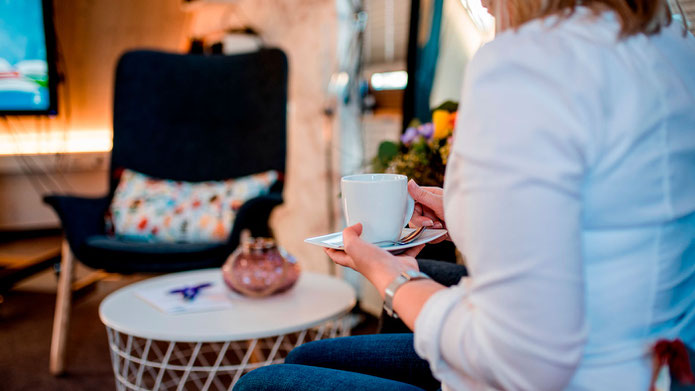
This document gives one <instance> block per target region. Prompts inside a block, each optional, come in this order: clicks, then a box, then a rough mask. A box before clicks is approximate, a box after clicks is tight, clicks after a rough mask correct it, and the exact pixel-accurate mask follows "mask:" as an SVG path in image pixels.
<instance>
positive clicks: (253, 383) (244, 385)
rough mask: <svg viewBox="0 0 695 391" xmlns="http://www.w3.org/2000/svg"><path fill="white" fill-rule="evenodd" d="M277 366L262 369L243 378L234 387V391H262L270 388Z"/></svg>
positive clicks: (257, 369) (255, 370)
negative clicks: (269, 384)
mask: <svg viewBox="0 0 695 391" xmlns="http://www.w3.org/2000/svg"><path fill="white" fill-rule="evenodd" d="M274 367H275V366H274V365H273V366H268V367H260V368H256V369H254V370H253V371H251V372H249V373H247V374H245V375H244V376H242V377H241V378H240V379H239V381H237V382H236V384H235V385H234V389H233V391H260V390H264V389H266V388H267V386H268V379H272V378H273V377H272V373H273V371H274V370H275V368H274Z"/></svg>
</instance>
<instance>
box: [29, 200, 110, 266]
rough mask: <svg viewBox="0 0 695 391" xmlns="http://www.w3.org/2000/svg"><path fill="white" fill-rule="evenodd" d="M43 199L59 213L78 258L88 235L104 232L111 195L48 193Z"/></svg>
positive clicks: (69, 241) (71, 246)
mask: <svg viewBox="0 0 695 391" xmlns="http://www.w3.org/2000/svg"><path fill="white" fill-rule="evenodd" d="M43 201H44V202H45V203H46V204H48V205H50V206H51V207H53V209H54V210H55V211H56V213H57V214H58V218H59V219H60V222H61V224H62V225H63V231H64V232H65V236H66V238H67V240H68V243H69V244H70V248H71V249H72V252H73V253H75V255H77V256H78V258H79V252H80V247H81V246H82V244H83V243H84V242H85V239H86V238H87V237H88V236H92V235H99V234H103V233H104V213H106V210H107V209H108V207H109V204H110V202H111V197H108V196H107V197H102V198H84V197H75V196H68V195H48V196H46V197H44V199H43Z"/></svg>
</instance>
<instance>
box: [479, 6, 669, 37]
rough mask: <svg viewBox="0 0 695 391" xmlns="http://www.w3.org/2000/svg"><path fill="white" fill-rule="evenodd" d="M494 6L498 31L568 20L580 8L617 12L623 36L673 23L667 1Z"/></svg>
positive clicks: (649, 31) (645, 31)
mask: <svg viewBox="0 0 695 391" xmlns="http://www.w3.org/2000/svg"><path fill="white" fill-rule="evenodd" d="M676 1H677V0H676ZM491 3H493V4H494V7H493V8H494V10H495V12H494V14H495V16H496V19H497V24H498V29H506V28H518V27H519V26H521V25H522V24H524V23H526V22H528V21H531V20H534V19H538V18H544V17H547V16H551V15H557V16H560V17H567V16H570V15H572V13H573V12H574V10H575V9H576V7H577V6H579V5H582V6H586V7H589V8H591V9H592V10H593V11H594V12H596V13H598V12H601V11H604V10H612V11H614V12H615V13H616V14H617V15H618V17H619V18H620V23H621V30H620V35H621V37H628V36H631V35H634V34H640V33H643V34H655V33H658V32H659V31H660V30H661V28H662V27H663V26H667V25H669V24H670V23H671V10H670V7H669V4H668V0H491ZM678 5H679V7H680V4H678Z"/></svg>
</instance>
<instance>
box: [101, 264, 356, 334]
mask: <svg viewBox="0 0 695 391" xmlns="http://www.w3.org/2000/svg"><path fill="white" fill-rule="evenodd" d="M201 278H203V279H206V280H209V281H213V282H214V283H224V282H223V280H222V274H221V272H220V269H206V270H196V271H190V272H183V273H174V274H169V275H165V276H161V277H155V278H151V279H148V280H144V281H140V282H137V283H135V284H132V285H129V286H126V287H124V288H121V289H119V290H117V291H115V292H113V293H111V294H110V295H108V296H107V297H106V298H105V299H104V300H103V301H102V302H101V305H100V306H99V317H100V318H101V321H102V322H103V323H104V324H105V325H106V326H108V327H110V328H112V329H115V330H117V331H119V332H122V333H125V334H129V335H134V336H137V337H142V338H149V339H155V340H165V341H180V342H217V341H239V340H246V339H253V338H264V337H270V336H275V335H282V334H286V333H290V332H295V331H300V330H303V329H307V328H311V327H314V326H318V325H320V324H322V323H323V322H325V321H327V320H330V319H332V318H335V317H337V316H339V315H342V314H344V313H347V312H348V311H350V309H352V307H354V305H355V291H354V289H353V288H352V287H351V286H350V285H349V284H347V283H346V282H345V281H343V280H340V279H337V278H335V277H331V276H327V275H323V274H316V273H309V272H302V274H301V276H300V278H299V281H297V284H296V285H295V286H294V287H293V288H292V289H290V290H289V291H287V292H284V293H281V294H279V295H274V296H270V297H265V298H248V297H244V296H241V295H239V294H236V293H234V292H231V291H230V294H229V295H230V296H229V297H230V299H231V300H233V302H234V306H233V308H232V309H228V310H219V311H209V312H198V313H187V314H173V315H168V314H165V313H164V312H161V311H159V310H158V309H156V308H155V307H153V306H152V305H150V304H149V303H147V302H145V301H144V300H142V299H141V298H139V297H137V296H136V295H135V291H137V290H138V289H142V288H145V287H146V288H149V287H156V286H157V285H161V286H171V284H172V283H180V284H181V285H186V284H187V283H189V282H190V281H191V280H192V279H201Z"/></svg>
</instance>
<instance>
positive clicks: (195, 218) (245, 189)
mask: <svg viewBox="0 0 695 391" xmlns="http://www.w3.org/2000/svg"><path fill="white" fill-rule="evenodd" d="M277 179H278V173H277V172H276V171H267V172H264V173H261V174H254V175H249V176H246V177H242V178H237V179H229V180H225V181H210V182H181V181H173V180H166V179H156V178H152V177H149V176H147V175H145V174H141V173H139V172H135V171H132V170H127V169H126V170H124V171H123V174H122V176H121V179H120V182H119V183H118V187H116V192H115V194H114V197H113V201H112V202H111V207H110V209H109V212H110V213H109V214H110V216H109V218H107V220H111V224H112V228H113V231H114V234H115V235H116V236H117V237H119V238H123V239H129V240H140V241H150V242H170V243H171V242H186V243H204V242H223V241H226V240H227V238H228V237H229V234H230V232H231V229H232V226H233V225H234V218H235V216H236V212H237V210H238V209H239V208H240V207H241V205H242V204H243V203H244V202H246V201H247V200H249V199H251V198H254V197H258V196H260V195H264V194H267V193H268V190H269V189H270V187H271V186H272V185H273V183H274V182H275V181H276V180H277ZM107 224H108V223H107Z"/></svg>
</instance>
